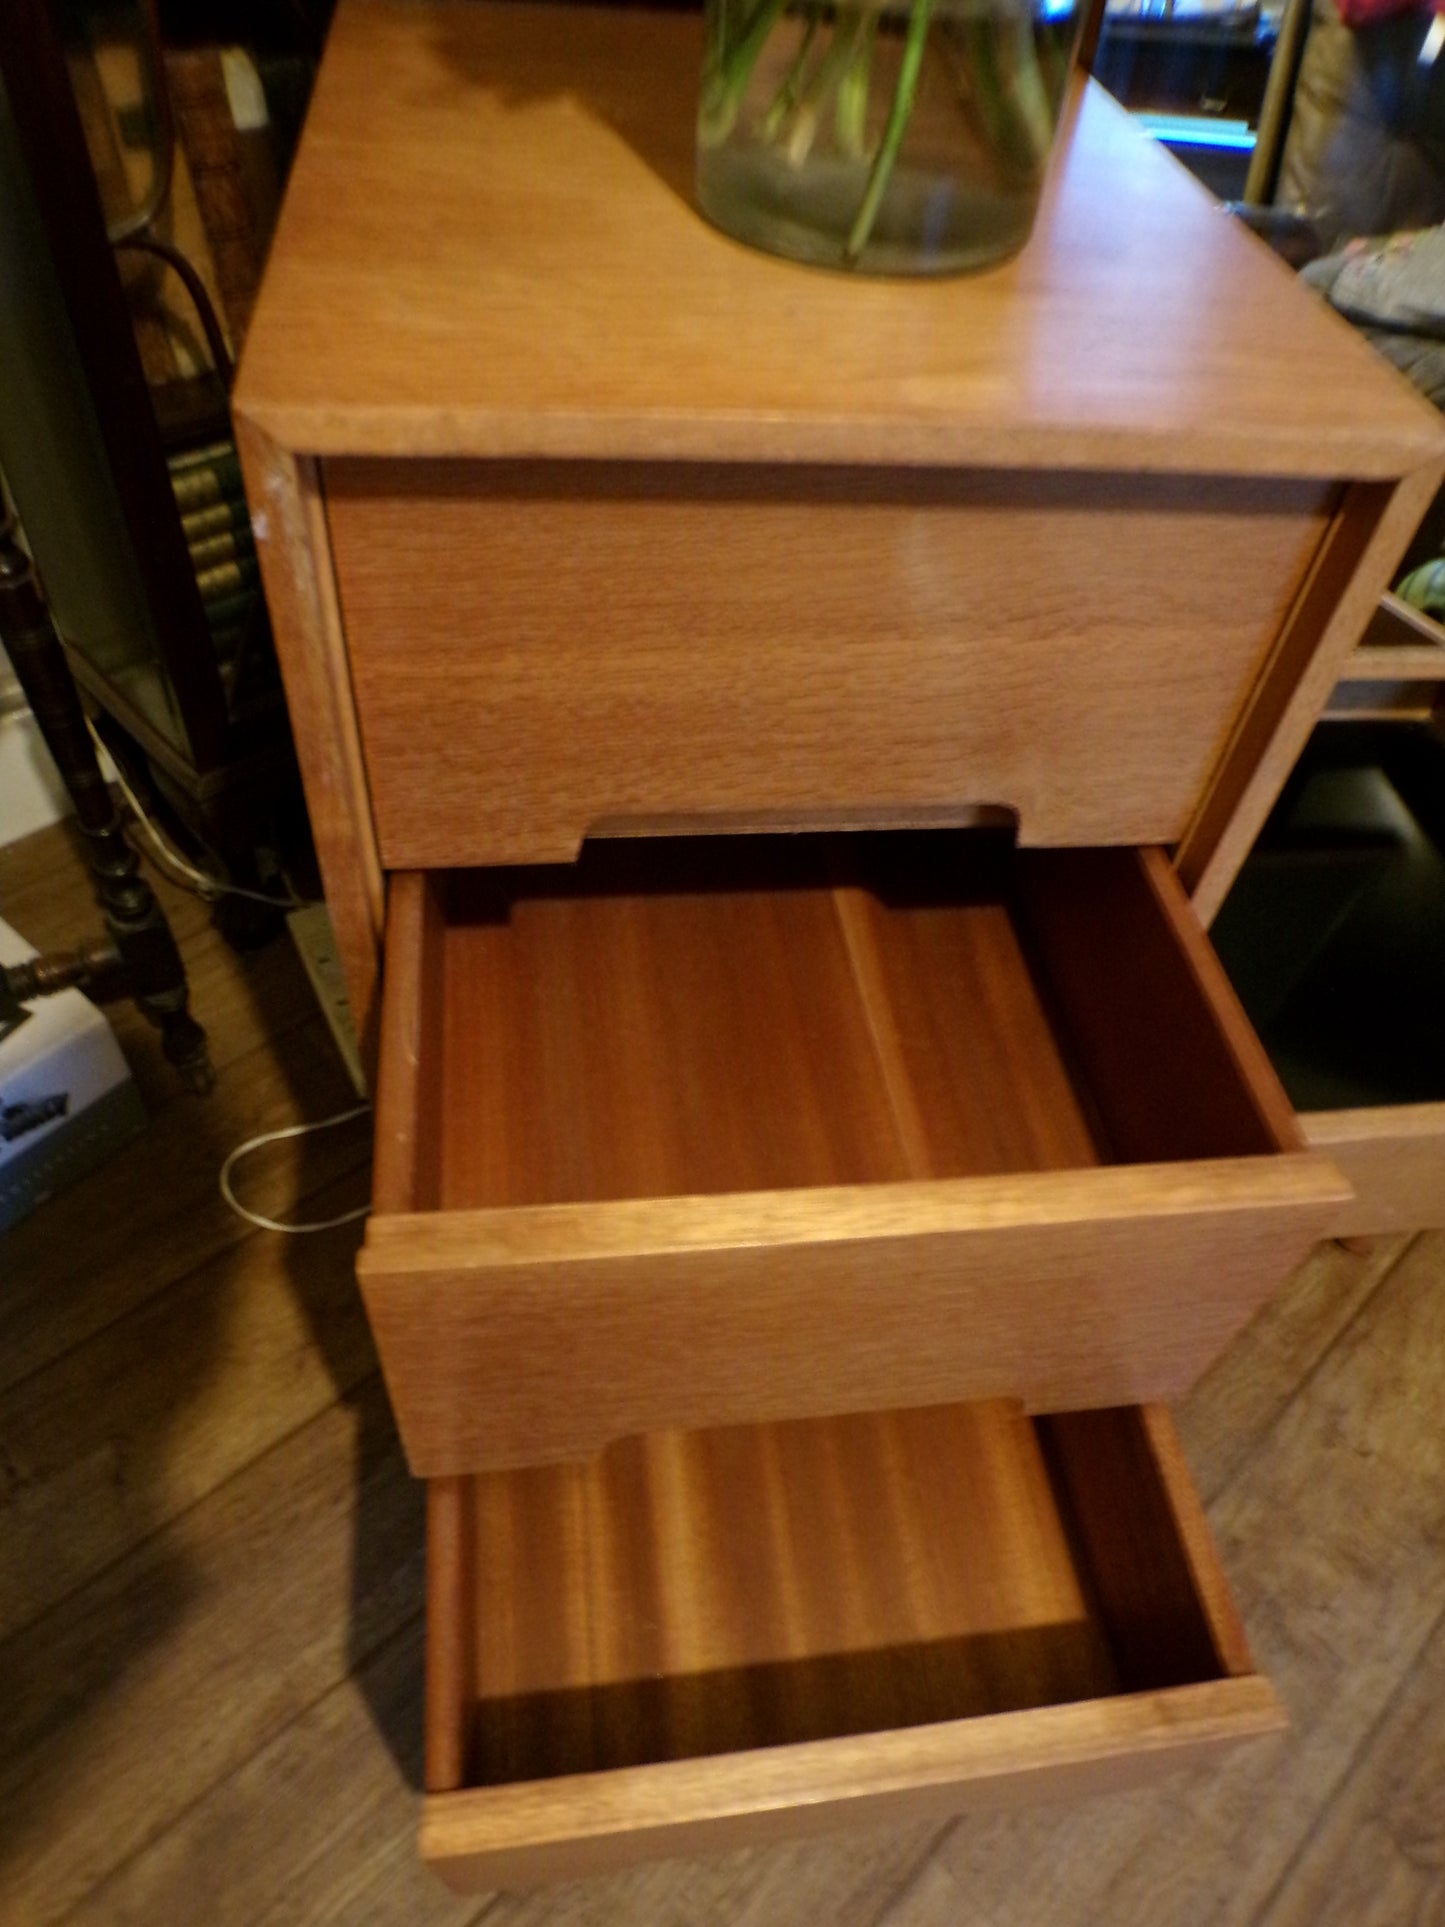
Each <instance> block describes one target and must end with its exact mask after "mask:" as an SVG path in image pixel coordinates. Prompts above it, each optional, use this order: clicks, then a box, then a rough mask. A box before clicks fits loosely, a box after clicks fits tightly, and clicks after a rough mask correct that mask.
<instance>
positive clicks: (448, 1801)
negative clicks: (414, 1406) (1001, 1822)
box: [422, 1403, 1282, 1888]
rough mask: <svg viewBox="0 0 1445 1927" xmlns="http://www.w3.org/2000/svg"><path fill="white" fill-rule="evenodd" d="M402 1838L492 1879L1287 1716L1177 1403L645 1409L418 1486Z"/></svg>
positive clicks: (908, 1798) (906, 1800)
mask: <svg viewBox="0 0 1445 1927" xmlns="http://www.w3.org/2000/svg"><path fill="white" fill-rule="evenodd" d="M429 1539H430V1544H429V1558H430V1575H429V1646H428V1682H427V1747H428V1752H427V1777H428V1786H429V1788H430V1789H431V1791H430V1793H429V1797H428V1799H427V1802H426V1807H425V1812H424V1818H423V1828H422V1846H423V1852H424V1853H425V1854H426V1855H427V1857H428V1858H429V1859H431V1860H432V1861H433V1862H434V1863H435V1864H436V1865H437V1867H438V1870H439V1871H440V1872H441V1873H442V1874H443V1875H444V1877H446V1878H447V1879H448V1880H449V1881H450V1882H451V1883H452V1884H453V1885H456V1886H459V1887H463V1888H465V1887H487V1886H495V1885H498V1884H507V1883H509V1882H523V1883H525V1882H527V1881H531V1880H538V1879H545V1878H550V1877H555V1876H561V1875H564V1874H574V1873H577V1872H581V1871H587V1870H593V1869H598V1868H601V1867H605V1866H610V1865H617V1864H620V1863H622V1862H625V1861H628V1860H633V1859H639V1858H646V1857H650V1856H653V1855H665V1854H670V1853H682V1852H699V1851H707V1850H710V1849H716V1848H722V1847H726V1846H729V1845H733V1844H737V1843H739V1842H743V1841H748V1840H757V1839H761V1838H767V1837H773V1836H776V1835H779V1834H786V1833H790V1832H804V1831H811V1830H814V1829H818V1828H822V1827H826V1826H828V1825H839V1824H845V1823H847V1822H849V1821H850V1820H852V1819H855V1818H857V1819H862V1818H874V1819H884V1818H888V1817H890V1816H894V1815H896V1816H897V1817H900V1818H901V1817H904V1816H906V1815H907V1814H908V1813H909V1812H915V1811H919V1810H936V1811H943V1812H947V1811H949V1810H951V1809H955V1808H962V1807H964V1806H966V1805H969V1804H973V1803H974V1802H975V1800H976V1798H978V1797H979V1796H986V1797H988V1798H990V1799H994V1800H1004V1801H1006V1800H1008V1799H1011V1798H1012V1799H1017V1798H1021V1797H1043V1796H1046V1795H1048V1794H1057V1793H1059V1792H1061V1791H1068V1790H1071V1789H1077V1790H1080V1791H1082V1790H1087V1789H1092V1788H1101V1787H1105V1786H1113V1785H1117V1784H1119V1783H1121V1782H1123V1781H1126V1780H1127V1779H1129V1778H1130V1777H1132V1776H1136V1775H1138V1774H1139V1773H1140V1772H1141V1771H1148V1770H1150V1769H1151V1767H1152V1765H1153V1763H1154V1762H1155V1761H1157V1759H1158V1756H1159V1755H1160V1754H1161V1753H1166V1752H1182V1753H1187V1754H1190V1755H1193V1754H1196V1753H1198V1752H1199V1751H1201V1750H1208V1749H1210V1748H1213V1747H1216V1746H1219V1745H1221V1744H1225V1743H1227V1742H1229V1741H1231V1740H1233V1739H1238V1738H1242V1737H1245V1736H1247V1735H1250V1734H1254V1733H1258V1732H1262V1731H1267V1730H1270V1729H1272V1728H1274V1727H1277V1726H1278V1725H1280V1724H1281V1723H1282V1716H1281V1713H1280V1709H1279V1705H1278V1702H1277V1700H1276V1698H1275V1696H1274V1694H1273V1691H1272V1689H1271V1688H1270V1687H1269V1685H1268V1682H1267V1681H1265V1680H1262V1679H1260V1678H1258V1677H1257V1676H1255V1675H1254V1674H1253V1671H1252V1667H1251V1662H1250V1658H1249V1653H1248V1650H1247V1647H1246V1645H1245V1641H1244V1637H1243V1633H1242V1630H1241V1628H1240V1626H1239V1622H1238V1619H1237V1616H1236V1614H1235V1612H1234V1609H1233V1606H1232V1603H1231V1601H1230V1599H1229V1594H1228V1589H1227V1584H1226V1582H1225V1580H1224V1577H1223V1574H1222V1572H1221V1571H1220V1569H1219V1566H1218V1563H1217V1558H1216V1555H1215V1553H1214V1550H1213V1546H1212V1543H1211V1541H1210V1538H1209V1534H1208V1529H1207V1526H1206V1525H1205V1523H1204V1519H1203V1515H1202V1511H1201V1509H1200V1506H1199V1501H1198V1498H1197V1495H1196V1494H1195V1492H1194V1489H1193V1487H1192V1484H1191V1483H1190V1480H1189V1476H1188V1472H1187V1470H1186V1469H1185V1467H1184V1465H1183V1461H1182V1459H1181V1457H1180V1455H1179V1451H1178V1446H1177V1442H1176V1440H1175V1438H1174V1433H1173V1429H1172V1426H1171V1424H1170V1421H1169V1419H1168V1417H1167V1415H1166V1414H1165V1413H1164V1412H1163V1411H1162V1410H1160V1409H1158V1408H1153V1407H1132V1408H1124V1409H1116V1410H1109V1411H1100V1412H1089V1413H1080V1414H1069V1415H1067V1416H1063V1417H1050V1418H1042V1419H1030V1418H1027V1417H1025V1416H1024V1415H1023V1414H1022V1412H1021V1411H1020V1410H1019V1409H1018V1408H1016V1407H1014V1406H1012V1405H1009V1404H1001V1403H989V1404H976V1405H959V1406H948V1407H938V1408H934V1409H928V1410H913V1411H907V1412H890V1413H883V1414H874V1415H866V1416H861V1417H846V1418H839V1419H829V1420H808V1421H799V1422H794V1423H785V1424H776V1425H761V1426H733V1427H726V1428H719V1429H715V1430H709V1431H698V1432H687V1433H682V1432H672V1433H657V1434H653V1435H650V1436H648V1437H645V1438H635V1439H629V1440H625V1441H622V1442H620V1443H619V1444H617V1445H614V1446H613V1447H611V1448H610V1449H609V1450H608V1451H606V1452H604V1453H603V1454H601V1455H600V1456H599V1457H597V1458H596V1459H594V1460H591V1461H589V1462H587V1463H585V1464H574V1465H560V1466H559V1465H552V1466H547V1467H540V1468H529V1469H526V1470H521V1471H507V1472H499V1473H486V1474H481V1475H477V1476H473V1477H464V1478H455V1479H446V1480H438V1481H434V1482H433V1484H432V1485H431V1487H430V1488H429Z"/></svg>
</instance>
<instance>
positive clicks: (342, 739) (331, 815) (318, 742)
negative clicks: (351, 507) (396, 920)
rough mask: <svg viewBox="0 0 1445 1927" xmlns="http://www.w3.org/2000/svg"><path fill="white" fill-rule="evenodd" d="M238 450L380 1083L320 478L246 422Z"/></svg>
mask: <svg viewBox="0 0 1445 1927" xmlns="http://www.w3.org/2000/svg"><path fill="white" fill-rule="evenodd" d="M236 441H237V446H238V448H239V449H240V453H241V461H242V465H243V468H244V471H245V477H246V494H247V500H248V502H249V504H250V509H251V518H252V523H253V526H254V528H255V533H256V550H257V554H258V555H259V557H260V562H261V575H262V580H263V582H264V584H265V589H266V601H267V605H268V607H269V609H270V612H271V626H272V628H273V630H274V632H275V637H276V654H277V657H278V658H279V661H280V665H281V676H282V680H283V682H284V684H285V688H286V704H287V708H288V709H289V711H290V713H291V725H292V729H293V731H294V733H295V738H296V754H297V759H298V761H299V762H300V765H301V780H302V783H303V784H304V786H305V790H306V804H307V808H308V810H309V811H310V815H311V829H312V834H313V836H314V837H315V839H316V854H317V859H318V861H319V862H320V865H321V880H322V885H323V887H324V889H325V891H326V904H327V908H328V909H329V911H330V912H331V921H332V924H333V926H334V928H335V931H336V943H337V948H338V950H339V951H340V954H341V962H342V967H343V969H344V970H345V972H346V984H347V991H348V993H349V995H350V998H351V1007H352V1012H353V1015H354V1018H355V1022H356V1030H357V1036H358V1038H359V1040H360V1044H361V1061H362V1063H363V1065H364V1066H365V1068H366V1073H367V1076H368V1078H369V1079H371V1080H372V1081H373V1082H374V1074H375V1069H376V1048H377V1025H378V1022H379V1018H380V1002H379V996H378V985H379V980H380V952H381V937H382V918H383V914H384V886H383V881H382V871H381V858H380V856H379V854H378V851H377V844H376V832H375V829H374V827H373V824H372V815H371V804H370V801H369V799H368V795H367V785H366V772H365V768H364V765H363V762H362V755H361V742H360V737H359V734H358V731H357V726H356V709H355V704H354V701H353V697H352V687H351V676H350V672H349V669H348V666H347V660H346V644H345V640H344V638H343V635H342V631H341V616H340V611H339V609H338V606H337V601H336V585H335V581H334V578H333V576H332V567H331V555H330V550H329V545H328V537H327V529H326V514H325V507H324V504H323V503H322V500H321V494H320V483H319V476H318V472H317V469H316V466H315V464H314V463H312V462H309V461H306V460H302V459H298V458H297V457H296V456H294V455H291V454H289V453H288V452H287V451H286V450H284V449H282V448H279V447H277V445H276V444H275V443H274V442H272V441H271V440H270V438H269V437H268V436H266V435H264V434H263V433H262V432H261V431H260V430H259V429H257V428H256V427H254V425H252V424H251V423H248V422H247V421H245V420H244V419H243V418H241V417H239V416H238V417H237V419H236Z"/></svg>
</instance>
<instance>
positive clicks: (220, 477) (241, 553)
mask: <svg viewBox="0 0 1445 1927" xmlns="http://www.w3.org/2000/svg"><path fill="white" fill-rule="evenodd" d="M168 467H169V468H170V473H171V487H172V488H173V489H174V491H175V497H176V507H177V508H178V509H179V510H180V515H181V527H182V528H183V529H184V530H185V535H186V546H187V548H188V549H189V550H190V556H191V567H192V568H193V569H194V570H195V575H196V587H197V588H198V589H199V590H200V594H201V602H202V604H203V605H204V607H205V611H206V622H207V624H208V626H209V628H210V631H211V640H212V642H213V643H214V644H215V648H216V655H217V657H218V658H219V660H220V663H221V667H222V669H223V671H224V670H225V669H226V668H227V667H228V666H229V665H231V664H233V663H234V662H235V661H236V659H237V656H238V655H239V653H240V650H241V645H242V642H243V640H244V637H245V634H246V631H247V629H248V628H249V626H250V624H251V621H252V619H253V617H254V615H255V610H256V598H257V594H258V592H259V584H260V573H259V570H258V568H257V565H256V543H255V539H254V537H253V536H252V534H251V519H250V516H249V515H248V513H247V511H246V499H245V494H244V492H243V490H242V486H241V464H240V461H239V459H238V457H237V454H236V444H235V443H234V442H233V441H221V442H212V443H210V444H209V445H208V446H206V447H205V448H197V449H193V450H190V451H189V452H187V453H186V454H183V455H173V456H171V458H170V460H169V463H168Z"/></svg>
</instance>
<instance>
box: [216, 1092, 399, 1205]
mask: <svg viewBox="0 0 1445 1927" xmlns="http://www.w3.org/2000/svg"><path fill="white" fill-rule="evenodd" d="M370 1109H371V1106H370V1105H369V1104H354V1105H353V1106H352V1107H351V1109H350V1110H349V1111H338V1112H337V1113H336V1115H335V1117H323V1118H320V1119H318V1120H317V1121H316V1122H315V1123H314V1124H288V1125H286V1126H285V1127H284V1129H282V1130H279V1131H263V1132H262V1133H261V1135H260V1136H259V1137H248V1138H247V1139H246V1141H245V1143H244V1144H238V1145H237V1146H236V1148H235V1150H234V1151H232V1153H231V1155H230V1156H229V1157H228V1158H227V1159H226V1162H225V1163H224V1164H223V1165H222V1166H221V1196H222V1197H223V1198H224V1199H225V1201H226V1203H227V1204H228V1205H230V1207H231V1209H232V1210H233V1211H234V1212H235V1214H236V1216H237V1217H238V1218H244V1219H245V1220H246V1222H247V1224H254V1225H259V1226H260V1228H261V1230H262V1231H285V1232H288V1233H291V1234H293V1235H296V1236H300V1235H301V1234H302V1233H303V1232H307V1231H334V1230H335V1229H336V1227H337V1226H338V1225H342V1224H355V1222H356V1220H357V1219H358V1218H364V1217H365V1216H366V1215H367V1213H368V1212H369V1211H370V1209H371V1206H370V1205H369V1204H361V1205H358V1206H357V1207H356V1209H355V1210H354V1211H343V1212H342V1213H341V1214H340V1216H339V1217H335V1218H321V1219H318V1220H317V1221H316V1223H314V1224H282V1223H281V1221H280V1219H279V1218H267V1217H265V1216H263V1215H262V1213H261V1212H259V1211H252V1210H250V1209H248V1207H247V1206H246V1205H244V1204H242V1203H241V1202H240V1200H239V1199H238V1198H237V1196H236V1194H235V1192H234V1191H233V1190H232V1189H231V1173H232V1171H234V1170H235V1168H236V1166H237V1165H238V1164H239V1163H240V1162H241V1159H242V1158H248V1157H250V1155H251V1153H252V1152H253V1151H259V1150H261V1149H263V1148H264V1147H265V1146H266V1145H268V1144H279V1143H280V1142H281V1141H282V1139H283V1138H288V1137H305V1136H307V1134H308V1133H309V1132H311V1131H329V1130H331V1129H332V1127H333V1126H334V1125H337V1124H349V1123H350V1122H351V1120H352V1119H353V1118H354V1117H364V1116H365V1115H366V1113H367V1112H368V1111H369V1110H370Z"/></svg>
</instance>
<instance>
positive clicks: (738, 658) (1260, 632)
mask: <svg viewBox="0 0 1445 1927" xmlns="http://www.w3.org/2000/svg"><path fill="white" fill-rule="evenodd" d="M325 474H326V492H327V505H328V517H329V522H330V528H331V537H332V543H333V549H334V553H335V559H336V568H337V579H338V584H339V589H340V596H341V603H342V609H343V615H344V619H345V625H346V630H347V636H348V647H349V653H350V662H351V670H352V675H353V679H354V685H355V692H356V700H357V708H358V713H359V716H360V722H361V732H362V738H363V745H364V751H365V756H366V763H367V772H368V778H369V784H370V790H371V797H372V803H373V807H374V811H375V817H376V824H377V832H378V837H379V841H380V847H381V855H382V859H383V862H384V863H385V864H386V865H387V867H388V868H413V867H433V866H457V865H462V864H491V863H518V862H527V861H538V862H545V861H554V860H567V859H570V858H571V857H573V856H574V855H575V854H576V851H577V849H578V847H579V845H580V843H581V841H582V839H583V837H584V836H585V835H587V834H588V833H590V832H595V831H598V830H635V829H639V828H641V829H648V828H656V827H659V826H669V825H676V824H677V823H679V822H692V821H695V820H696V819H698V818H702V817H706V818H713V819H721V820H722V821H724V822H730V823H734V824H738V825H744V826H754V825H762V826H769V825H774V826H776V825H787V824H814V825H823V824H826V823H827V822H828V821H830V820H836V819H837V818H839V817H840V816H841V817H843V818H846V819H848V820H858V821H876V822H889V821H900V820H926V819H927V818H928V817H929V814H930V813H934V814H936V815H942V816H943V817H945V818H946V817H948V815H949V814H950V813H951V812H957V811H958V810H959V809H960V808H961V807H963V806H968V805H985V806H987V805H997V806H1001V807H1004V808H1007V809H1009V810H1012V811H1014V812H1016V813H1017V815H1018V818H1019V820H1020V824H1021V836H1022V840H1023V841H1024V842H1025V843H1031V844H1039V845H1049V844H1074V845H1082V844H1091V843H1116V844H1117V843H1154V842H1172V841H1174V840H1175V839H1176V838H1178V837H1179V836H1180V835H1181V834H1182V832H1183V830H1184V828H1185V826H1186V823H1187V821H1188V819H1189V817H1190V814H1191V811H1192V809H1193V806H1194V805H1195V803H1196V802H1197V800H1198V798H1199V796H1200V794H1201V792H1202V791H1203V789H1204V787H1205V784H1206V782H1207V779H1208V777H1209V774H1210V772H1211V771H1212V769H1213V767H1214V765H1215V763H1216V761H1217V760H1218V758H1219V756H1220V753H1221V751H1222V749H1223V746H1224V744H1225V741H1226V739H1227V737H1228V734H1229V731H1230V729H1231V726H1232V724H1233V723H1234V721H1235V718H1236V716H1237V715H1238V713H1239V711H1240V708H1241V706H1242V704H1243V702H1244V699H1245V696H1246V694H1247V692H1248V690H1249V689H1250V688H1251V686H1252V684H1253V682H1254V680H1255V678H1256V676H1257V674H1258V673H1259V670H1260V667H1261V665H1262V662H1263V660H1264V658H1265V656H1266V654H1267V652H1268V650H1269V647H1270V645H1271V643H1272V641H1273V639H1274V637H1275V636H1276V634H1277V633H1278V631H1279V629H1280V626H1281V624H1282V622H1283V619H1284V615H1285V612H1286V611H1287V609H1288V607H1289V604H1290V602H1291V600H1292V598H1293V596H1294V594H1295V591H1296V589H1297V587H1298V585H1299V583H1300V581H1301V578H1302V576H1303V574H1304V572H1305V570H1306V569H1307V567H1308V565H1309V562H1310V560H1311V558H1312V557H1313V555H1314V553H1315V551H1316V549H1317V547H1318V544H1319V542H1320V539H1321V536H1322V534H1323V532H1324V528H1325V525H1326V520H1327V517H1328V514H1329V512H1330V509H1331V505H1332V499H1333V492H1332V491H1331V490H1330V489H1328V488H1326V487H1324V486H1323V485H1321V484H1318V483H1311V484H1305V483H1285V482H1269V481H1261V480H1250V481H1235V480H1231V479H1228V478H1225V479H1222V480H1221V479H1218V478H1197V477H1179V476H1138V477H1121V476H1101V475H1080V476H1077V477H1070V476H1049V475H1038V474H1027V473H1011V472H1002V473H977V472H961V473H958V472H952V473H951V472H946V471H921V472H915V473H912V474H910V473H908V472H903V473H893V472H886V473H885V472H883V471H872V470H866V471H865V470H822V469H809V468H802V469H795V470H791V471H788V470H775V469H766V470H764V469H753V468H748V467H746V466H740V467H736V468H721V469H719V468H709V467H701V466H690V465H687V464H671V465H668V466H665V467H664V466H646V465H630V466H629V465H619V464H575V463H573V464H567V463H517V462H497V463H467V462H452V463H438V462H432V463H425V462H409V463H405V464H401V463H387V462H377V461H365V462H363V461H331V462H329V463H328V464H327V465H326V471H325Z"/></svg>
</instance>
